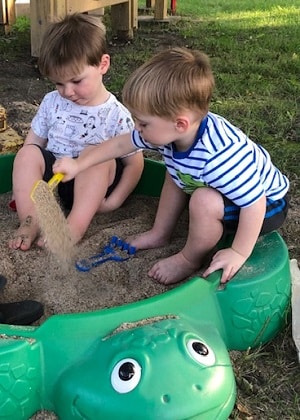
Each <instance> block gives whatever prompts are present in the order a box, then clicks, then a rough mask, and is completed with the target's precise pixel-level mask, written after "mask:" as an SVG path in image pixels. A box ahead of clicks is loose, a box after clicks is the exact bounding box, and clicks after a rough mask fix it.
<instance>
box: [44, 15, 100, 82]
mask: <svg viewBox="0 0 300 420" xmlns="http://www.w3.org/2000/svg"><path fill="white" fill-rule="evenodd" d="M106 51H107V46H106V30H105V26H104V25H103V23H102V22H101V20H100V18H99V17H96V16H91V15H87V14H81V13H74V14H69V15H66V16H65V17H64V18H62V19H60V20H58V21H55V22H52V23H50V24H49V26H48V27H47V29H46V31H45V34H44V37H43V41H42V45H41V50H40V56H39V60H38V65H39V70H40V72H41V73H42V74H43V75H44V76H47V77H53V76H55V77H57V76H58V77H65V76H66V75H70V74H79V73H80V72H81V70H82V67H83V66H84V65H90V66H96V65H98V64H99V63H100V61H101V57H102V56H103V54H106V53H107V52H106Z"/></svg>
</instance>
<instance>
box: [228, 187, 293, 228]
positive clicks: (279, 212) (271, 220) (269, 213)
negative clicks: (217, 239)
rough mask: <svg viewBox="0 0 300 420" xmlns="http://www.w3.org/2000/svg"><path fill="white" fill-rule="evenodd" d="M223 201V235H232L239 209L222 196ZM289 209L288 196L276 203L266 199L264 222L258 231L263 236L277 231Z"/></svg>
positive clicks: (236, 223) (236, 224)
mask: <svg viewBox="0 0 300 420" xmlns="http://www.w3.org/2000/svg"><path fill="white" fill-rule="evenodd" d="M223 201H224V218H223V225H224V231H225V233H234V232H236V230H237V226H238V222H239V217H240V207H238V206H236V205H235V204H234V203H233V202H232V201H230V200H228V198H226V197H224V196H223ZM288 209H289V197H288V194H287V195H286V196H285V197H284V198H281V199H280V200H277V201H272V200H270V199H267V208H266V214H265V218H264V222H263V225H262V228H261V231H260V234H261V235H263V234H265V233H268V232H272V231H273V230H277V229H278V228H280V226H281V225H282V224H283V222H284V221H285V218H286V216H287V212H288Z"/></svg>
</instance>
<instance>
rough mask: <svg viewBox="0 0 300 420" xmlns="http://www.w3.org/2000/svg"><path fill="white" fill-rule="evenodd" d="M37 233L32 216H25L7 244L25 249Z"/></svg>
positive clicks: (29, 245) (12, 247) (10, 246)
mask: <svg viewBox="0 0 300 420" xmlns="http://www.w3.org/2000/svg"><path fill="white" fill-rule="evenodd" d="M37 235H38V227H37V226H36V224H35V223H34V222H33V220H32V216H27V217H26V219H25V220H23V222H21V224H20V227H19V228H18V229H17V231H16V232H15V233H14V236H13V237H12V239H10V240H9V242H8V246H9V248H11V249H21V250H22V251H27V250H28V249H29V248H30V247H31V245H32V243H33V242H34V240H35V239H36V237H37Z"/></svg>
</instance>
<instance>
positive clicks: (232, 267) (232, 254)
mask: <svg viewBox="0 0 300 420" xmlns="http://www.w3.org/2000/svg"><path fill="white" fill-rule="evenodd" d="M246 260H247V258H246V257H244V256H243V255H241V254H239V253H238V252H237V251H235V250H233V249H232V248H226V249H221V250H220V251H218V252H216V254H215V255H214V256H213V258H212V261H211V263H210V266H209V267H208V269H207V270H205V272H204V273H203V277H207V276H208V275H209V274H211V273H213V272H214V271H217V270H221V269H223V274H222V277H221V283H226V282H227V281H229V280H230V279H232V277H233V276H234V275H235V274H236V273H237V272H238V271H239V269H240V268H241V267H242V265H243V264H244V262H245V261H246Z"/></svg>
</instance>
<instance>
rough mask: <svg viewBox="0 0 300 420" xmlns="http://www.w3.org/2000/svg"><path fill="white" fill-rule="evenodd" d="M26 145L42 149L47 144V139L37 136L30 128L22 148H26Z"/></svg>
mask: <svg viewBox="0 0 300 420" xmlns="http://www.w3.org/2000/svg"><path fill="white" fill-rule="evenodd" d="M27 144H37V145H39V146H41V147H43V148H44V147H45V146H46V144H47V139H44V138H42V137H39V136H37V135H36V134H35V133H34V131H33V130H32V128H31V129H30V130H29V131H28V134H27V136H26V139H25V141H24V145H23V146H26V145H27Z"/></svg>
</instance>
